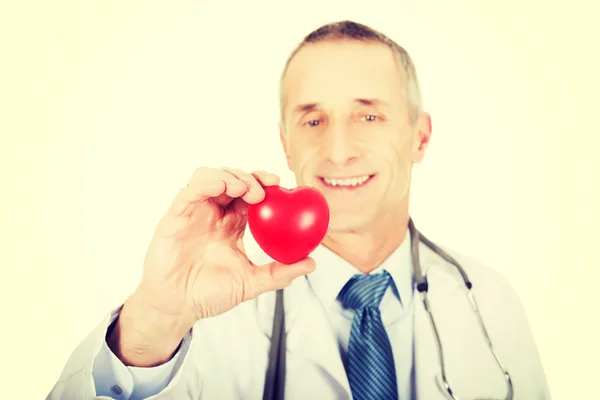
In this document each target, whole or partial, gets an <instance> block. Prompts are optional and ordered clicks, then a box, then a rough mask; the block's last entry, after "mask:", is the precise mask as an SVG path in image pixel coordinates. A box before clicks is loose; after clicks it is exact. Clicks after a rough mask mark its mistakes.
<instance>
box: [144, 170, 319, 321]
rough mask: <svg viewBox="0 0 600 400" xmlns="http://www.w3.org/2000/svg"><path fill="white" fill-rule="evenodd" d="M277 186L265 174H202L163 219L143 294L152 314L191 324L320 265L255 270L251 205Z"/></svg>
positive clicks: (275, 265)
mask: <svg viewBox="0 0 600 400" xmlns="http://www.w3.org/2000/svg"><path fill="white" fill-rule="evenodd" d="M277 184H279V177H277V176H276V175H273V174H269V173H265V172H256V173H252V174H250V173H246V172H243V171H240V170H236V169H230V168H224V169H214V168H200V169H198V170H197V171H196V172H195V173H194V174H193V176H192V178H191V180H190V182H189V184H188V186H187V187H185V188H184V189H182V190H181V192H180V193H179V194H178V195H177V197H176V198H175V200H174V202H173V204H172V205H171V207H170V209H169V210H168V212H167V213H166V215H165V216H164V217H163V218H162V220H161V221H160V223H159V224H158V227H157V229H156V232H155V234H154V237H153V239H152V241H151V243H150V246H149V248H148V252H147V255H146V258H145V263H144V272H143V278H142V281H141V284H140V286H139V288H138V290H137V292H138V294H139V295H140V296H139V297H138V299H141V300H142V301H143V302H144V303H146V304H147V305H148V306H149V307H151V308H152V309H154V310H157V311H158V312H160V313H164V314H167V315H176V316H181V317H182V318H185V319H187V320H188V321H190V323H192V324H193V322H196V321H197V320H199V319H201V318H209V317H214V316H216V315H219V314H222V313H224V312H226V311H228V310H230V309H232V308H233V307H235V306H237V305H238V304H240V303H241V302H244V301H247V300H251V299H253V298H255V297H256V296H258V295H259V294H261V293H264V292H267V291H272V290H276V289H279V288H284V287H286V286H288V285H289V284H290V283H291V282H292V281H293V280H294V279H295V278H297V277H299V276H302V275H305V274H307V273H310V272H312V271H313V270H314V268H315V264H314V261H313V260H312V259H310V258H307V259H304V260H302V261H300V262H298V263H296V264H293V265H282V264H280V263H278V262H272V263H268V264H266V265H254V264H253V263H252V262H251V261H250V260H248V258H247V256H246V253H245V251H244V246H243V240H242V238H243V235H244V231H245V228H246V223H247V210H248V204H255V203H259V202H261V201H262V200H263V199H264V196H265V192H264V190H263V186H269V185H277Z"/></svg>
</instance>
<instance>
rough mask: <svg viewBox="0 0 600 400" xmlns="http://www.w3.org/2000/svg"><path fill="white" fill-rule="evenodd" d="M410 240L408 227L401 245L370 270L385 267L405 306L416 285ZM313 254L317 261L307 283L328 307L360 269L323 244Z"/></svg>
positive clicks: (397, 294) (408, 303) (381, 269)
mask: <svg viewBox="0 0 600 400" xmlns="http://www.w3.org/2000/svg"><path fill="white" fill-rule="evenodd" d="M410 241H411V236H410V232H409V231H408V230H407V231H406V236H405V238H404V240H403V241H402V243H401V244H400V246H398V247H397V248H396V249H395V250H394V251H393V252H392V254H390V256H389V257H388V258H386V259H385V260H384V261H383V263H381V265H380V266H379V267H377V268H376V269H374V270H373V271H371V272H370V274H377V273H381V272H383V270H385V271H387V272H388V273H389V274H390V275H391V277H392V280H393V282H394V286H395V291H394V292H395V294H396V296H398V298H399V299H400V303H401V304H402V306H403V308H404V309H406V308H408V306H409V305H410V302H411V300H412V297H413V287H414V284H413V268H412V255H411V251H410V247H411V246H410ZM310 256H311V257H312V258H313V259H314V260H315V263H316V265H317V267H316V269H315V271H313V272H312V273H311V274H309V275H308V282H309V284H310V286H311V288H312V289H313V291H314V292H315V294H316V295H317V297H318V298H319V300H321V302H322V304H324V305H325V306H326V307H329V306H331V305H332V304H333V303H334V302H335V301H336V299H337V296H338V294H339V293H340V291H341V290H342V288H343V287H344V285H345V284H346V283H347V282H348V280H349V279H350V278H351V277H352V276H354V275H356V274H358V273H360V271H358V270H357V269H356V268H355V267H354V266H353V265H352V264H350V263H349V262H348V261H346V260H344V259H343V258H342V257H340V256H339V255H337V254H336V253H334V252H333V251H331V250H329V249H328V248H327V247H325V246H323V245H320V246H319V247H317V248H316V249H315V250H314V251H313V252H312V254H311V255H310Z"/></svg>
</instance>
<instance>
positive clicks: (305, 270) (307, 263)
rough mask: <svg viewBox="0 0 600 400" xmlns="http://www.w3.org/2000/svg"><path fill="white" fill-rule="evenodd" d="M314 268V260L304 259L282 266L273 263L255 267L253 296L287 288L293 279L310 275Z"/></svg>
mask: <svg viewBox="0 0 600 400" xmlns="http://www.w3.org/2000/svg"><path fill="white" fill-rule="evenodd" d="M315 268H316V263H315V260H313V259H312V258H310V257H306V258H305V259H303V260H300V261H298V262H297V263H294V264H282V263H280V262H278V261H273V262H270V263H267V264H264V265H259V266H255V268H254V274H253V280H254V282H253V285H252V287H253V289H254V291H255V296H258V295H259V294H261V293H264V292H269V291H273V290H277V289H283V288H285V287H287V286H289V285H290V284H291V283H292V282H293V281H294V279H296V278H298V277H300V276H303V275H307V274H310V273H311V272H313V271H314V270H315Z"/></svg>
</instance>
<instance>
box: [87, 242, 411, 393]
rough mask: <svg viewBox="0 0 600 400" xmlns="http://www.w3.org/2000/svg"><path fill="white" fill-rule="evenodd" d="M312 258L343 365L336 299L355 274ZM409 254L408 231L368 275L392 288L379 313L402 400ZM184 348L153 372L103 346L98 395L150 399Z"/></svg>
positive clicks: (322, 251) (344, 314)
mask: <svg viewBox="0 0 600 400" xmlns="http://www.w3.org/2000/svg"><path fill="white" fill-rule="evenodd" d="M311 257H312V258H313V259H314V260H315V262H316V264H317V268H316V270H315V271H314V272H313V273H311V274H310V275H308V281H309V284H310V286H311V288H312V290H313V291H314V293H315V295H316V296H317V297H318V298H319V300H320V301H321V303H322V304H323V307H324V309H325V310H326V312H327V315H328V317H329V321H330V322H331V329H332V334H333V335H335V336H336V337H337V341H338V344H339V349H340V355H341V357H342V361H343V363H344V365H346V354H347V351H348V342H349V340H350V330H351V327H352V317H353V315H354V313H353V311H352V310H345V309H343V308H342V306H341V304H340V302H339V301H338V300H337V295H338V294H339V292H340V290H342V287H343V286H344V285H345V284H346V282H348V280H349V279H350V278H351V277H352V276H353V275H354V274H356V273H358V270H356V268H354V267H353V266H352V265H351V264H350V263H348V262H347V261H345V260H344V259H343V258H341V257H339V256H338V255H337V254H335V253H334V252H332V251H331V250H329V249H327V248H326V247H324V246H319V247H318V248H317V249H316V250H315V251H314V252H313V253H312V254H311ZM411 262H412V261H411V253H410V235H409V233H408V232H407V234H406V238H405V240H404V241H403V242H402V244H401V245H400V246H399V247H398V248H397V249H396V250H395V251H394V252H393V253H392V254H391V255H390V256H389V257H388V258H387V259H386V260H385V261H384V262H383V263H382V264H381V265H380V266H379V267H378V268H377V269H375V270H373V271H372V272H371V273H372V274H376V273H381V272H382V271H383V270H386V271H387V272H388V273H389V274H390V275H391V276H392V279H393V284H392V285H390V287H389V288H388V290H387V291H386V293H385V294H384V296H383V299H382V301H381V305H380V310H381V318H382V321H383V324H384V325H385V328H386V331H387V333H388V336H389V338H390V342H391V345H392V350H393V352H394V360H395V363H396V373H397V374H398V394H399V396H400V398H401V399H406V400H408V399H412V398H413V391H414V372H413V371H414V369H413V365H414V362H413V316H414V301H413V295H414V291H413V288H414V284H413V279H414V277H413V273H412V264H411ZM187 347H188V346H185V345H184V346H181V348H180V350H179V351H178V353H177V354H176V355H175V356H174V357H173V358H172V359H171V360H170V361H169V362H167V363H165V364H163V365H160V366H157V367H152V368H137V367H127V366H125V365H124V364H123V363H122V362H121V361H120V360H119V359H118V358H117V357H116V356H115V355H114V354H113V353H112V351H111V350H110V349H109V347H108V346H107V344H106V342H104V343H103V346H102V348H101V349H100V352H99V353H98V355H97V357H96V359H95V361H94V367H93V377H94V383H95V386H96V393H97V395H99V396H100V395H104V396H108V397H111V398H116V399H123V400H138V399H144V398H147V397H150V396H152V395H155V394H157V393H159V392H161V391H162V390H163V389H164V388H166V387H167V385H168V384H169V381H170V379H171V377H172V375H173V372H174V371H173V368H174V367H175V365H176V364H177V360H178V358H180V357H184V355H185V353H186V352H187Z"/></svg>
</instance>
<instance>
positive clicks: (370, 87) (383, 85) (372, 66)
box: [283, 41, 406, 110]
mask: <svg viewBox="0 0 600 400" xmlns="http://www.w3.org/2000/svg"><path fill="white" fill-rule="evenodd" d="M405 82H406V75H405V73H404V71H403V70H402V69H401V68H399V66H398V63H397V61H396V59H395V57H394V54H393V52H392V50H391V49H390V48H389V47H388V46H386V45H384V44H381V43H377V42H359V41H329V42H320V43H315V44H308V45H306V46H304V47H303V48H302V49H300V51H298V53H297V54H296V55H295V56H294V58H293V59H292V60H291V62H290V64H289V66H288V70H287V72H286V75H285V79H284V81H283V100H284V105H285V108H286V109H287V110H289V109H291V108H293V107H295V106H297V105H298V104H306V103H321V104H331V105H333V104H340V105H341V104H342V103H347V102H348V101H350V100H351V99H355V98H368V99H379V100H383V101H385V102H388V103H391V104H394V103H398V102H403V101H404V98H405V96H404V93H405V91H404V88H405Z"/></svg>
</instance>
